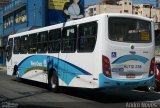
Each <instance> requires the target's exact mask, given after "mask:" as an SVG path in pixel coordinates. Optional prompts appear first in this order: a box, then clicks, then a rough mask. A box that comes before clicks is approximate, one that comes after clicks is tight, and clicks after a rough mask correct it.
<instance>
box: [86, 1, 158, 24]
mask: <svg viewBox="0 0 160 108" xmlns="http://www.w3.org/2000/svg"><path fill="white" fill-rule="evenodd" d="M101 13H128V14H135V15H139V16H144V17H148V18H151V19H153V21H154V22H160V9H159V8H154V7H153V6H152V5H150V4H137V5H133V3H132V0H121V1H116V3H114V4H108V3H107V2H106V3H99V4H97V5H94V6H89V7H87V8H86V16H93V15H98V14H101Z"/></svg>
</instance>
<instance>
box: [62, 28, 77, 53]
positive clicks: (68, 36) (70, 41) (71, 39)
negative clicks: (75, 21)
mask: <svg viewBox="0 0 160 108" xmlns="http://www.w3.org/2000/svg"><path fill="white" fill-rule="evenodd" d="M76 38H77V26H72V27H66V28H64V29H63V39H62V47H61V50H62V52H75V50H76Z"/></svg>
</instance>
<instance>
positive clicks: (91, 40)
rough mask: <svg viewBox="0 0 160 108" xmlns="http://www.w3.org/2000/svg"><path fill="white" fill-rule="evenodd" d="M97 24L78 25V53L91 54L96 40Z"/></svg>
mask: <svg viewBox="0 0 160 108" xmlns="http://www.w3.org/2000/svg"><path fill="white" fill-rule="evenodd" d="M97 28H98V27H97V22H91V23H86V24H81V25H79V34H78V52H92V51H93V50H94V47H95V43H96V38H97Z"/></svg>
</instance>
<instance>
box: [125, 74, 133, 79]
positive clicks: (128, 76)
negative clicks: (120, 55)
mask: <svg viewBox="0 0 160 108" xmlns="http://www.w3.org/2000/svg"><path fill="white" fill-rule="evenodd" d="M126 77H127V78H135V74H127V75H126Z"/></svg>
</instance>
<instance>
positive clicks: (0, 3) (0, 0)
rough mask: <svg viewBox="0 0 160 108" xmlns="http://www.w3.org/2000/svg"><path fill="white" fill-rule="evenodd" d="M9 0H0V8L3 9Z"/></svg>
mask: <svg viewBox="0 0 160 108" xmlns="http://www.w3.org/2000/svg"><path fill="white" fill-rule="evenodd" d="M9 2H11V0H0V8H3V7H4V6H6V5H7V4H8V3H9Z"/></svg>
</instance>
